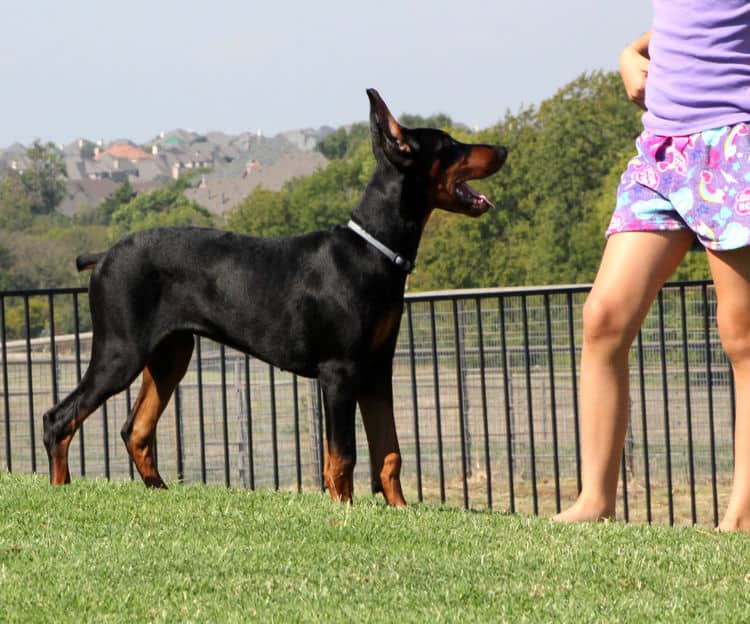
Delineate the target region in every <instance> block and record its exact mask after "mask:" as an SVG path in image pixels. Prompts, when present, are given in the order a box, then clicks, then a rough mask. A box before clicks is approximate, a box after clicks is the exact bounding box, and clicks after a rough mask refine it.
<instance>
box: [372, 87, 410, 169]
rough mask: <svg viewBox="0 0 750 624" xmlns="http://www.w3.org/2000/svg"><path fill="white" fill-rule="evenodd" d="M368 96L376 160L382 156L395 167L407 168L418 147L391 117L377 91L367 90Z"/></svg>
mask: <svg viewBox="0 0 750 624" xmlns="http://www.w3.org/2000/svg"><path fill="white" fill-rule="evenodd" d="M367 96H368V97H369V98H370V135H371V137H372V151H373V153H374V154H375V159H376V160H379V158H380V156H381V154H382V155H384V156H385V157H386V158H387V159H388V160H390V161H391V162H392V163H393V164H395V165H398V166H402V167H403V166H407V165H408V164H410V163H411V161H412V155H413V152H414V151H415V150H416V149H418V146H417V145H416V143H415V142H414V140H413V139H410V138H409V137H408V136H407V132H406V129H405V128H403V127H402V126H401V125H399V123H398V122H397V121H396V118H395V117H394V116H393V115H391V111H389V110H388V107H387V106H386V105H385V102H384V101H383V98H381V97H380V94H379V93H378V92H377V91H376V90H375V89H367Z"/></svg>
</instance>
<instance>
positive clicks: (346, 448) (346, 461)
mask: <svg viewBox="0 0 750 624" xmlns="http://www.w3.org/2000/svg"><path fill="white" fill-rule="evenodd" d="M320 382H321V386H322V388H323V401H324V403H325V417H326V442H325V463H324V467H323V476H324V477H325V483H326V487H327V488H328V491H329V492H330V494H331V498H333V500H335V501H339V502H342V503H351V502H352V495H353V491H354V465H355V463H356V461H357V447H356V441H355V435H354V416H355V412H356V400H355V399H354V396H353V395H352V391H351V388H352V384H351V383H350V382H349V381H348V380H347V376H345V375H340V374H337V375H333V378H329V379H325V378H324V377H323V376H321V379H320Z"/></svg>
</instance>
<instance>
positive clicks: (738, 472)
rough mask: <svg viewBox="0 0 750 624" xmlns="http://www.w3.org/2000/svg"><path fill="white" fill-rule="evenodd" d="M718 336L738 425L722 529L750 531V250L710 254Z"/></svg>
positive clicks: (720, 526) (721, 523)
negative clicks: (732, 386) (728, 367)
mask: <svg viewBox="0 0 750 624" xmlns="http://www.w3.org/2000/svg"><path fill="white" fill-rule="evenodd" d="M708 263H709V266H710V267H711V274H712V275H713V278H714V285H715V288H716V299H717V301H718V307H717V311H716V317H717V319H716V320H717V323H718V326H719V335H720V336H721V344H722V346H723V347H724V351H725V352H726V354H727V357H728V358H729V361H730V362H731V364H732V372H733V374H734V381H735V396H736V406H737V407H736V415H735V416H736V422H735V438H734V481H733V484H732V494H731V496H730V498H729V506H728V507H727V511H726V513H725V515H724V518H723V519H722V521H721V522H720V523H719V526H718V528H719V530H721V531H733V530H744V531H750V248H748V247H745V248H743V249H738V250H736V251H725V252H711V251H709V252H708Z"/></svg>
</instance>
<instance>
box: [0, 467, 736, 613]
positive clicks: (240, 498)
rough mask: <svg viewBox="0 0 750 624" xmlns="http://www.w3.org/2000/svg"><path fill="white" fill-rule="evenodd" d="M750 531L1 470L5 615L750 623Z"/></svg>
mask: <svg viewBox="0 0 750 624" xmlns="http://www.w3.org/2000/svg"><path fill="white" fill-rule="evenodd" d="M749 596H750V536H746V535H719V534H716V533H714V532H712V531H709V530H705V529H690V528H669V527H663V526H652V527H649V526H643V525H625V524H622V523H600V524H589V525H583V526H560V525H556V524H553V523H551V522H549V521H548V520H546V519H543V518H542V519H540V518H531V517H523V516H509V515H503V514H499V513H491V512H481V513H477V512H468V511H462V510H458V509H453V508H441V507H432V506H426V505H417V506H411V507H409V508H407V509H405V510H397V509H389V508H387V507H385V506H384V505H383V504H382V503H380V502H379V500H375V499H371V498H369V497H359V498H358V499H357V501H356V503H355V505H354V506H352V507H347V506H342V505H336V504H333V503H332V502H331V501H330V500H329V499H328V498H327V496H324V495H321V494H315V493H311V494H290V493H286V492H250V491H241V490H231V489H224V488H218V487H207V486H173V487H172V488H171V489H170V490H168V491H150V490H146V489H145V488H144V487H143V486H142V485H141V484H140V483H130V482H127V483H122V482H111V483H110V482H105V481H85V480H77V481H75V482H74V483H73V484H72V485H70V486H68V487H64V488H51V487H50V486H49V485H48V484H47V479H46V477H44V478H42V477H38V478H37V477H29V476H20V475H15V474H13V475H10V474H8V473H0V622H3V623H10V622H19V623H21V622H22V623H24V624H28V623H33V622H56V623H57V622H97V623H99V622H129V623H136V622H137V623H142V622H170V623H172V622H255V621H260V622H310V621H313V622H315V621H317V622H336V621H353V622H442V621H456V622H477V621H479V622H525V621H530V622H553V621H554V622H719V621H722V622H738V621H746V620H747V619H748V617H750V599H749V598H748V597H749Z"/></svg>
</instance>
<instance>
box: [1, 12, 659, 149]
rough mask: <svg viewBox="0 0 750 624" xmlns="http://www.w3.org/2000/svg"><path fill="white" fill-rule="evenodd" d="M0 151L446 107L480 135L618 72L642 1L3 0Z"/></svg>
mask: <svg viewBox="0 0 750 624" xmlns="http://www.w3.org/2000/svg"><path fill="white" fill-rule="evenodd" d="M0 9H1V10H0V90H1V91H0V93H1V95H0V147H1V146H8V145H10V144H11V143H13V142H15V141H20V142H21V143H24V144H28V143H30V142H31V141H33V139H35V138H40V139H42V140H45V141H47V140H51V141H55V142H58V143H68V142H70V141H72V140H74V139H76V138H77V137H79V136H83V137H86V138H89V139H92V140H98V139H102V140H104V141H109V140H112V139H115V138H122V137H126V138H131V139H133V140H135V141H138V142H142V141H146V140H147V139H149V138H152V137H154V136H155V135H156V134H158V133H159V132H160V131H161V130H169V129H172V128H177V127H181V128H189V129H192V130H195V131H199V132H207V131H210V130H221V131H224V132H228V133H237V132H242V131H245V130H251V131H256V130H258V129H262V131H263V133H264V134H266V135H268V136H270V135H272V134H275V133H277V132H280V131H283V130H288V129H292V128H302V127H319V126H322V125H329V126H333V127H338V126H340V125H343V124H347V123H351V122H353V121H361V120H364V119H366V118H367V110H368V103H367V98H366V96H365V93H364V91H365V89H366V88H368V87H375V88H377V89H378V90H379V91H380V93H381V95H382V96H383V97H384V99H385V100H386V102H387V103H388V104H389V106H390V108H391V110H392V111H393V112H394V113H395V114H397V115H398V114H400V113H403V112H407V113H415V114H421V115H429V114H432V113H437V112H442V113H446V114H448V115H450V116H451V117H452V118H453V119H454V120H455V121H460V122H463V123H466V124H469V125H471V126H478V127H480V128H484V127H487V126H490V125H492V124H493V123H495V122H496V121H498V120H499V119H501V118H502V117H503V115H504V114H505V112H506V111H507V110H510V111H511V112H517V111H518V110H519V108H520V107H521V106H523V105H530V104H538V103H539V102H541V101H542V100H544V99H546V98H548V97H551V96H552V95H554V93H555V92H556V91H557V89H559V88H560V87H562V86H563V85H565V84H566V83H567V82H569V81H570V80H573V79H574V78H576V77H577V76H579V75H580V74H581V73H583V72H586V71H591V70H595V69H604V70H613V69H616V67H617V56H618V54H619V52H620V50H621V49H622V47H623V46H624V45H625V44H626V43H628V42H629V41H631V40H632V39H635V38H636V37H637V36H638V35H639V34H641V33H642V32H644V31H645V30H647V29H648V27H649V22H650V19H651V2H650V1H649V0H639V1H636V2H613V1H612V0H459V1H455V0H454V1H452V2H447V1H445V0H431V1H427V0H423V1H420V2H417V1H410V0H401V1H396V0H381V1H378V2H356V1H352V0H319V1H317V2H302V1H297V2H290V1H286V0H275V1H270V2H257V1H255V0H236V1H234V0H233V1H228V0H214V1H213V2H206V1H205V0H203V1H194V0H182V1H175V0H128V1H127V2H110V1H108V0H97V1H90V0H0Z"/></svg>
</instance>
